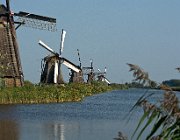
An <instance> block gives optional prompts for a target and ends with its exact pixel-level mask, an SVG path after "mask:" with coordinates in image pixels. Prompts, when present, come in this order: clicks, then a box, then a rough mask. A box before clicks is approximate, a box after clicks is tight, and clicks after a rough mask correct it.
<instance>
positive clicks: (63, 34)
mask: <svg viewBox="0 0 180 140" xmlns="http://www.w3.org/2000/svg"><path fill="white" fill-rule="evenodd" d="M65 36H66V31H65V30H63V29H62V34H61V44H60V52H59V54H60V55H62V52H63V49H64V39H65Z"/></svg>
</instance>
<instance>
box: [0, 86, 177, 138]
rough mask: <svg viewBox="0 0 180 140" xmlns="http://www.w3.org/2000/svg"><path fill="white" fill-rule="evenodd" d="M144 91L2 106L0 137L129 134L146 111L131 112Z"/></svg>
mask: <svg viewBox="0 0 180 140" xmlns="http://www.w3.org/2000/svg"><path fill="white" fill-rule="evenodd" d="M145 92H146V90H142V89H130V90H120V91H112V92H108V93H103V94H99V95H95V96H91V97H87V98H85V99H84V100H83V101H82V102H76V103H61V104H38V105H1V106H0V140H113V138H115V137H117V135H118V132H119V131H121V132H123V133H124V134H125V135H126V136H128V137H130V136H131V135H132V133H133V130H134V128H135V127H136V126H137V123H138V117H139V116H140V115H141V114H142V113H143V111H142V110H141V109H136V110H135V111H134V112H133V114H131V115H128V112H129V110H130V109H131V108H132V106H133V105H134V104H135V103H136V101H137V100H138V98H139V97H140V96H141V95H142V94H144V93H145ZM148 93H156V94H154V95H153V96H152V97H151V98H150V100H151V101H158V100H160V99H161V98H162V93H163V92H162V91H156V90H149V91H148ZM178 96H179V95H178ZM127 115H128V117H127ZM129 117H130V118H129ZM127 120H129V122H128V123H127Z"/></svg>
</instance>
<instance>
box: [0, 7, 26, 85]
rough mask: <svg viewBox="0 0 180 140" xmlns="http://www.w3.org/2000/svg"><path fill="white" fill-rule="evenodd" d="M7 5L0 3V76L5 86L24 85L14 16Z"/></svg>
mask: <svg viewBox="0 0 180 140" xmlns="http://www.w3.org/2000/svg"><path fill="white" fill-rule="evenodd" d="M8 12H9V10H8V9H7V7H6V6H4V5H0V63H1V66H0V77H1V79H2V80H3V86H22V85H23V72H22V68H21V62H20V56H19V49H18V44H17V38H16V32H15V26H14V24H13V22H14V20H13V17H11V16H9V14H8Z"/></svg>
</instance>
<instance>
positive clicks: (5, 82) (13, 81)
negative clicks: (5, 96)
mask: <svg viewBox="0 0 180 140" xmlns="http://www.w3.org/2000/svg"><path fill="white" fill-rule="evenodd" d="M0 86H1V87H21V86H23V83H22V80H21V79H20V78H12V77H11V78H9V77H5V78H1V82H0Z"/></svg>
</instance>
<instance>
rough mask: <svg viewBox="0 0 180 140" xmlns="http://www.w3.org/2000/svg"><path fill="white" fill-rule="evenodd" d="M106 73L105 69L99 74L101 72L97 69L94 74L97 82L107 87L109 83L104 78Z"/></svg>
mask: <svg viewBox="0 0 180 140" xmlns="http://www.w3.org/2000/svg"><path fill="white" fill-rule="evenodd" d="M106 72H107V69H106V67H105V69H104V72H101V70H100V69H98V72H96V73H95V75H97V78H98V79H97V81H101V82H106V83H107V84H108V85H110V84H111V83H110V81H109V80H108V79H107V78H106Z"/></svg>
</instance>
